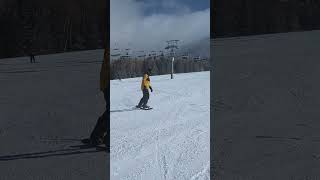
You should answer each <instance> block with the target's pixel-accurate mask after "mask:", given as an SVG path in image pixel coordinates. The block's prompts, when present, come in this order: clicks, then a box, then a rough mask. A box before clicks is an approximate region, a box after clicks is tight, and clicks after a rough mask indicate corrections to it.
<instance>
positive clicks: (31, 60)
mask: <svg viewBox="0 0 320 180" xmlns="http://www.w3.org/2000/svg"><path fill="white" fill-rule="evenodd" d="M30 62H31V63H34V62H36V59H35V58H34V55H31V56H30Z"/></svg>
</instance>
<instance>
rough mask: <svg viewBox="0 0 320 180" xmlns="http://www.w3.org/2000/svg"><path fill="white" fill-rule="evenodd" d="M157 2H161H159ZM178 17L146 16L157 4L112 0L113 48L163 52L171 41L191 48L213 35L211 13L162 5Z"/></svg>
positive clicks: (174, 4)
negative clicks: (161, 50) (191, 44)
mask: <svg viewBox="0 0 320 180" xmlns="http://www.w3.org/2000/svg"><path fill="white" fill-rule="evenodd" d="M155 2H157V1H156V0H155ZM161 2H162V6H163V7H168V8H175V9H177V13H170V14H152V15H149V16H145V15H144V10H145V8H150V7H151V6H153V7H154V6H155V5H156V4H154V3H153V4H151V3H146V2H141V1H139V2H137V1H135V0H111V24H110V28H111V47H114V46H115V43H116V44H117V46H118V47H119V48H127V47H130V48H132V49H134V50H146V51H151V50H160V49H163V48H164V47H165V46H166V41H167V40H170V39H179V40H181V42H180V44H188V43H191V42H193V41H197V40H200V39H203V38H207V37H209V34H210V9H206V10H203V11H196V12H191V11H190V9H189V8H188V7H187V6H184V5H181V4H178V3H175V2H174V1H168V0H166V1H161Z"/></svg>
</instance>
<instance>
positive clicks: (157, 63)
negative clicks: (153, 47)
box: [110, 57, 210, 79]
mask: <svg viewBox="0 0 320 180" xmlns="http://www.w3.org/2000/svg"><path fill="white" fill-rule="evenodd" d="M148 68H151V69H152V75H164V74H170V73H171V68H172V65H171V59H170V58H165V57H163V58H157V59H154V58H146V59H138V58H134V59H119V60H113V61H111V64H110V69H111V74H110V75H111V79H125V78H134V77H141V76H142V74H143V73H144V71H146V69H148ZM173 68H174V73H188V72H199V71H209V70H210V64H209V61H208V60H193V59H179V58H178V59H175V61H174V66H173Z"/></svg>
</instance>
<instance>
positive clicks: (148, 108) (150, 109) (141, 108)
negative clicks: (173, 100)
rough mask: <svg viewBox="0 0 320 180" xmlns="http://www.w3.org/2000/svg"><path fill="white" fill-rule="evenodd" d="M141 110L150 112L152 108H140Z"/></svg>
mask: <svg viewBox="0 0 320 180" xmlns="http://www.w3.org/2000/svg"><path fill="white" fill-rule="evenodd" d="M140 109H141V110H151V109H153V108H152V107H148V108H140Z"/></svg>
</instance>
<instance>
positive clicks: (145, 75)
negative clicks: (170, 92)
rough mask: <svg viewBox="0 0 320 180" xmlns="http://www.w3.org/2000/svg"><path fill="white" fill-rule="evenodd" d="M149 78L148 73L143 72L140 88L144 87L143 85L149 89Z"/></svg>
mask: <svg viewBox="0 0 320 180" xmlns="http://www.w3.org/2000/svg"><path fill="white" fill-rule="evenodd" d="M150 86H151V85H150V78H149V75H148V74H144V75H143V78H142V82H141V90H143V89H144V87H146V88H147V89H150Z"/></svg>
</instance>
